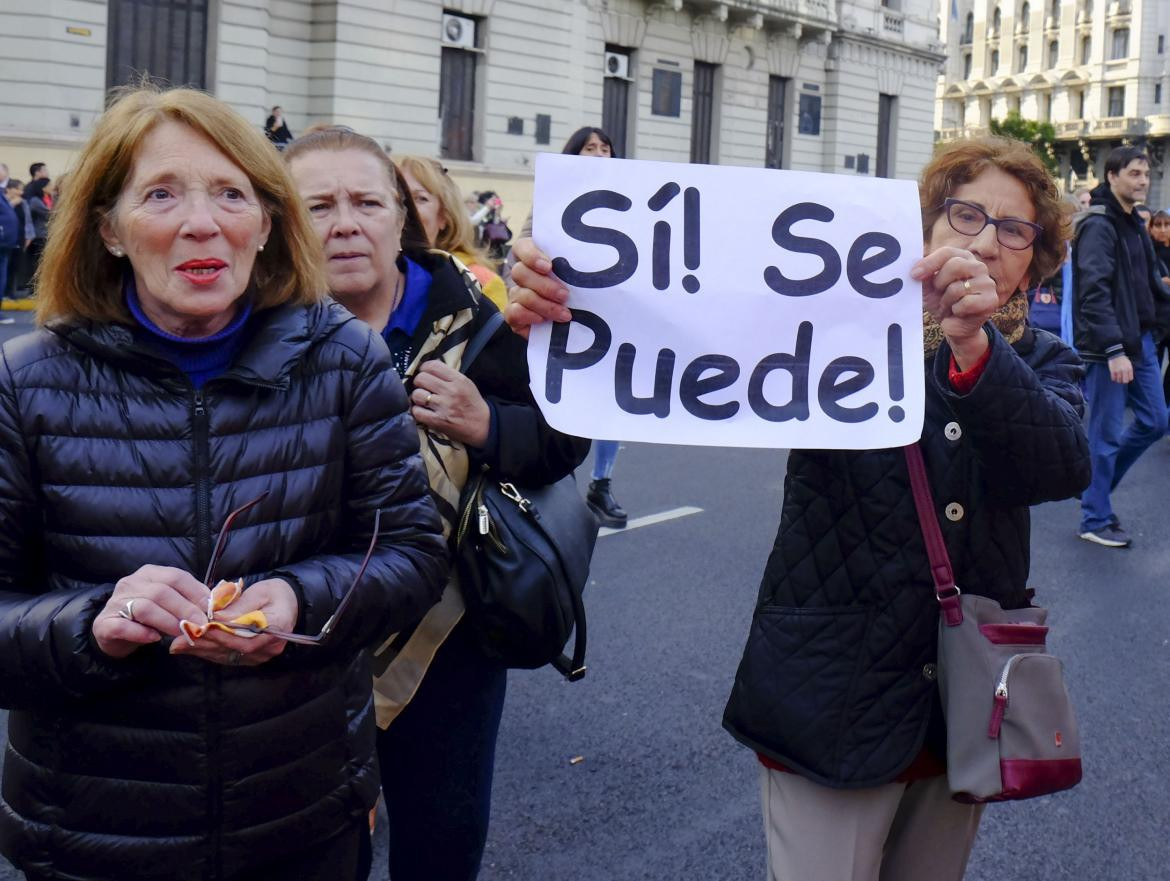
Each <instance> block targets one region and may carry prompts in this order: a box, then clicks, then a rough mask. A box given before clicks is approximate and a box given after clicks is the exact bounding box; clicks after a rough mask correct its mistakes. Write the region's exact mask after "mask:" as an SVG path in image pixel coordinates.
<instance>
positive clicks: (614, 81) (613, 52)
mask: <svg viewBox="0 0 1170 881" xmlns="http://www.w3.org/2000/svg"><path fill="white" fill-rule="evenodd" d="M632 69H633V59H632V58H631V57H630V50H629V49H623V48H622V47H621V46H606V47H605V69H604V71H603V73H604V75H605V81H604V84H603V86H602V89H601V127H602V128H603V129H605V133H606V134H607V135H609V138H610V140H611V141H613V148H614V154H615V155H616V156H621V157H625V156H628V155H629V153H628V152H627V150H626V128H627V126H628V124H629V119H630V72H631V70H632Z"/></svg>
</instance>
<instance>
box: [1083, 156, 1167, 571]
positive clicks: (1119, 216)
mask: <svg viewBox="0 0 1170 881" xmlns="http://www.w3.org/2000/svg"><path fill="white" fill-rule="evenodd" d="M1149 186H1150V162H1149V158H1148V157H1147V156H1146V154H1145V153H1144V152H1143V151H1142V149H1141V148H1140V147H1117V148H1116V149H1114V150H1113V151H1111V152H1110V154H1109V156H1108V157H1107V158H1106V160H1105V182H1103V183H1102V184H1100V185H1099V186H1098V187H1096V189H1094V190H1093V191H1092V203H1091V205H1090V208H1089V211H1088V212H1087V214H1086V215H1085V216H1083V217H1081V218H1080V222H1079V223H1078V225H1077V234H1076V240H1075V241H1074V243H1073V258H1072V259H1073V267H1074V275H1075V287H1076V302H1075V307H1074V312H1073V321H1074V330H1075V339H1076V347H1077V349H1078V350H1079V351H1080V354H1081V358H1082V359H1084V361H1085V364H1086V368H1087V369H1086V374H1085V397H1086V398H1087V400H1088V404H1089V424H1088V434H1089V451H1090V454H1091V457H1092V463H1093V480H1092V483H1091V484H1090V485H1089V488H1088V489H1086V490H1085V492H1084V494H1083V495H1082V496H1081V526H1080V537H1081V538H1083V539H1084V540H1085V541H1089V542H1093V543H1094V544H1098V545H1102V546H1103V547H1109V548H1124V547H1129V545H1130V544H1131V539H1130V536H1129V534H1128V533H1127V532H1126V531H1125V530H1124V529H1122V527H1121V522H1120V520H1118V518H1117V516H1116V515H1115V514H1114V513H1113V508H1112V505H1111V503H1110V494H1111V493H1112V491H1113V490H1114V489H1116V487H1117V485H1118V483H1120V481H1121V478H1122V477H1124V476H1125V472H1126V471H1128V470H1129V468H1130V466H1132V465H1133V463H1134V462H1136V461H1137V459H1138V457H1139V456H1141V454H1142V453H1143V452H1145V450H1146V449H1147V448H1148V447H1149V446H1150V445H1151V444H1152V443H1154V442H1155V441H1157V440H1158V439H1159V438H1160V437H1162V436H1163V435H1165V434H1166V430H1167V410H1166V402H1165V399H1164V398H1163V396H1162V377H1161V370H1160V368H1159V365H1158V360H1157V354H1156V340H1157V339H1158V338H1160V337H1161V336H1162V334H1163V333H1164V331H1165V330H1166V329H1167V327H1168V326H1170V291H1167V290H1166V288H1165V287H1164V286H1163V284H1162V280H1161V278H1160V277H1159V273H1158V272H1157V266H1158V262H1157V259H1156V258H1155V256H1154V247H1153V243H1152V242H1151V240H1150V236H1149V233H1147V231H1146V229H1145V225H1144V224H1143V223H1142V222H1141V220H1140V219H1139V218H1138V216H1137V214H1136V213H1135V212H1134V206H1135V205H1137V204H1138V203H1140V202H1142V201H1143V200H1144V199H1145V198H1146V193H1147V191H1148V190H1149ZM1126 406H1128V407H1129V408H1130V409H1131V410H1132V411H1133V416H1134V418H1133V421H1132V422H1131V423H1130V424H1129V426H1128V427H1126V426H1125V424H1124V420H1125V408H1126Z"/></svg>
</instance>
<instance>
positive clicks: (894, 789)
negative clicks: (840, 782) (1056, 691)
mask: <svg viewBox="0 0 1170 881" xmlns="http://www.w3.org/2000/svg"><path fill="white" fill-rule="evenodd" d="M760 770H761V771H762V776H761V800H762V802H763V808H764V834H765V836H766V837H767V842H768V881H961V879H962V877H963V873H964V872H965V871H966V868H967V858H968V857H969V856H970V855H971V846H972V844H974V842H975V832H976V830H978V828H979V819H980V817H981V816H982V815H983V806H982V805H963V804H959V803H958V802H956V801H953V800H952V799H951V795H950V790H949V789H948V787H947V780H946V777H945V776H943V777H932V778H930V779H928V780H918V781H915V782H913V783H887V784H886V785H885V786H875V787H873V788H871V789H830V788H829V787H827V786H821V785H820V784H819V783H811V782H810V781H808V780H805V779H804V778H803V777H801V776H799V775H797V774H786V773H784V772H783V771H773V770H771V769H769V768H764V767H762V766H761V769H760Z"/></svg>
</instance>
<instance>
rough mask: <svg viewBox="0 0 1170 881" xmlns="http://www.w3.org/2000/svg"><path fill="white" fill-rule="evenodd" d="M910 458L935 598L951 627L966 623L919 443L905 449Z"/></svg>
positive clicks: (909, 463) (910, 468)
mask: <svg viewBox="0 0 1170 881" xmlns="http://www.w3.org/2000/svg"><path fill="white" fill-rule="evenodd" d="M902 449H903V452H904V453H905V455H906V470H907V472H908V473H909V474H910V492H911V494H912V495H913V496H914V508H915V510H917V512H918V523H919V525H920V526H921V527H922V541H923V543H924V544H925V545H926V556H927V557H928V558H929V559H930V574H931V577H932V578H933V579H934V596H935V599H937V600H938V604H939V609H940V612H941V613H942V616H943V620H944V621H945V622H946V624H947V626H948V627H958V626H959V625H960V624H962V623H963V606H962V603H961V601H960V599H959V588H958V586H957V585H956V584H955V571H954V569H952V568H951V558H950V555H948V554H947V545H946V542H944V541H943V536H942V530H940V529H939V527H938V517H936V516H935V513H934V499H933V498H932V497H931V495H930V481H929V479H928V478H927V476H926V464H925V463H924V462H923V461H922V450H921V449H920V448H919V446H918V444H917V443H913V444H910V445H909V446H908V447H903V448H902Z"/></svg>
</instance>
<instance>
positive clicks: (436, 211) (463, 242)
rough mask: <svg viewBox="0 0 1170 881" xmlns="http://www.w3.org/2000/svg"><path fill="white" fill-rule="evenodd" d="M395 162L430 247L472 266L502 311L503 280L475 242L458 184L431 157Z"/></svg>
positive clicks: (505, 302)
mask: <svg viewBox="0 0 1170 881" xmlns="http://www.w3.org/2000/svg"><path fill="white" fill-rule="evenodd" d="M394 164H395V165H397V166H398V170H399V171H401V172H402V176H403V178H405V180H406V185H407V187H409V189H410V196H411V198H412V199H414V207H415V209H416V210H417V211H418V217H419V220H421V221H422V225H423V229H424V230H425V231H426V234H427V239H428V240H429V241H430V244H431V247H432V248H438V249H439V250H440V251H447V252H448V253H450V254H453V255H455V257H456V259H458V260H459V261H460V262H461V263H463V265H464V266H466V267H467V268H468V269H470V270H471V274H472V275H474V276H475V278H476V280H477V281H478V282H479V286H480V287H481V288H483V292H484V294H486V295H487V298H488V299H489V300H491V301H492V302H493V303H495V304H496V308H497V309H500V310H501V311H502V310H503V308H504V307H505V306H507V305H508V291H507V289H506V288H505V287H504V280H503V279H502V278H500V276H499V275H497V274H496V273H495V272H493V271H492V269H491V268H490V266H489V265H488V264H489V262H490V261H489V260H488V257H487V254H485V253H484V251H483V249H482V248H480V247H479V245H477V244H476V241H475V227H474V226H472V224H471V218H470V217H468V216H467V209H466V208H465V206H464V199H463V193H462V192H460V190H459V185H458V184H457V183H455V181H453V180H451V176H450V175H449V174H447V169H445V168H444V167H443V165H442V164H441V163H440V162H437V161H436V160H434V159H427V158H425V157H423V156H402V157H399V158H397V159H395V160H394Z"/></svg>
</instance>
